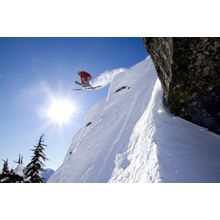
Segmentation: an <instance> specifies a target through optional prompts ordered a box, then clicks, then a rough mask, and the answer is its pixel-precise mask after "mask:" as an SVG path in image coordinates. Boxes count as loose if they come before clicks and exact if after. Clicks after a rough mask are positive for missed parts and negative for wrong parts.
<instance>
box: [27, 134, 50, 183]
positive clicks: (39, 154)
mask: <svg viewBox="0 0 220 220" xmlns="http://www.w3.org/2000/svg"><path fill="white" fill-rule="evenodd" d="M46 146H47V145H45V144H44V135H43V134H42V135H41V136H40V139H39V141H38V144H37V145H35V146H34V149H33V150H32V151H33V152H34V155H33V157H32V159H31V162H30V163H29V164H28V165H27V166H26V169H25V182H27V183H42V182H44V181H43V177H42V176H41V173H42V171H44V167H45V165H44V163H43V162H44V161H45V160H47V158H46V156H45V153H44V150H45V149H44V148H45V147H46Z"/></svg>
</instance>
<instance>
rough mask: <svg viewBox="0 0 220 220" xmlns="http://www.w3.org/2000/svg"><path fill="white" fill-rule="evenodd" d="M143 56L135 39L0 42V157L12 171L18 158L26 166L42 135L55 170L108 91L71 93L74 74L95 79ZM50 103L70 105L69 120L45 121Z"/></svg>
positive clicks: (144, 56)
mask: <svg viewBox="0 0 220 220" xmlns="http://www.w3.org/2000/svg"><path fill="white" fill-rule="evenodd" d="M146 56H147V53H146V50H145V48H144V45H143V42H142V39H141V38H0V159H6V158H8V159H9V165H10V167H15V166H16V164H14V163H13V160H17V159H18V154H22V155H23V156H24V162H25V163H26V164H27V163H28V162H29V161H30V158H31V155H32V152H31V151H30V149H33V146H34V145H35V144H36V142H37V140H38V139H39V137H40V135H41V134H42V133H44V134H45V143H46V144H47V148H46V152H45V153H46V156H47V157H48V158H49V159H50V160H49V161H47V162H46V166H47V167H50V168H53V169H56V168H57V167H58V166H59V165H61V163H62V161H63V159H64V157H65V155H66V152H67V150H68V148H69V145H70V143H71V141H72V138H73V135H74V133H76V132H77V130H78V129H79V128H80V127H82V126H83V125H84V119H85V116H86V114H87V112H88V111H89V109H90V108H91V107H92V106H93V105H94V104H95V103H97V102H99V101H100V100H102V99H104V98H105V97H106V95H107V92H108V86H107V87H104V88H102V89H99V90H95V91H91V90H83V91H73V90H72V88H74V87H76V85H75V84H74V81H75V80H78V75H77V74H76V72H77V71H78V70H86V71H88V72H89V73H91V74H92V76H93V77H96V76H98V75H99V74H101V73H102V72H104V71H107V70H112V69H116V68H120V67H125V68H129V67H131V66H133V65H134V64H136V63H138V62H140V61H142V60H143V59H145V58H146ZM51 99H53V100H68V102H71V103H74V109H75V111H74V113H73V114H72V116H71V120H69V121H67V122H66V123H65V124H62V125H60V124H58V123H56V121H53V120H52V121H51V118H48V114H46V113H45V111H46V110H48V109H50V107H51V101H52V100H51ZM51 114H52V113H51V112H50V115H51ZM0 164H1V166H2V161H1V163H0Z"/></svg>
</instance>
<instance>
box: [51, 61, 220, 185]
mask: <svg viewBox="0 0 220 220" xmlns="http://www.w3.org/2000/svg"><path fill="white" fill-rule="evenodd" d="M86 125H87V126H86ZM219 142H220V138H219V136H218V135H215V134H213V133H210V132H209V131H207V130H206V129H204V128H201V127H199V126H197V125H194V124H191V123H189V122H187V121H185V120H183V119H180V118H178V117H173V116H172V115H170V114H168V113H166V112H165V111H164V109H163V106H162V89H161V85H160V82H159V80H158V79H157V74H156V72H155V68H154V65H153V63H152V61H151V59H150V58H149V57H148V58H147V59H146V60H144V61H142V62H140V63H138V64H137V65H135V66H134V67H132V68H131V69H129V70H125V71H124V72H121V73H119V74H117V75H116V76H115V77H114V79H113V81H112V83H111V85H110V89H109V94H108V97H107V98H106V100H104V101H102V102H101V103H99V104H97V105H96V106H94V107H93V108H92V109H91V111H90V113H89V115H88V117H87V119H86V123H85V126H84V127H83V128H81V129H80V130H79V131H78V133H77V134H76V135H75V136H74V137H73V142H72V144H71V146H70V148H69V150H68V152H67V155H66V157H65V159H64V162H63V164H62V165H61V166H60V167H59V168H58V169H57V171H56V172H55V173H54V174H53V175H52V176H51V178H50V179H49V181H48V182H210V181H211V182H213V181H214V182H220V163H219V162H218V158H220V146H219Z"/></svg>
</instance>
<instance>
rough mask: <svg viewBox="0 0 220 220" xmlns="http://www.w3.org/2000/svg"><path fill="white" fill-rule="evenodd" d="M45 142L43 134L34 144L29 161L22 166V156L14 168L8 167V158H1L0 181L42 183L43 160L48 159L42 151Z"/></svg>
mask: <svg viewBox="0 0 220 220" xmlns="http://www.w3.org/2000/svg"><path fill="white" fill-rule="evenodd" d="M45 147H46V144H44V135H43V134H42V135H41V136H40V138H39V141H38V143H37V145H35V146H34V149H32V151H33V156H32V159H31V161H30V163H29V164H28V165H27V166H26V167H24V164H23V156H21V155H19V158H18V160H17V161H15V163H17V164H18V166H17V167H16V168H15V169H10V168H9V164H8V159H6V160H3V168H2V170H1V173H0V183H43V182H44V179H43V177H42V172H43V171H44V170H45V169H44V167H45V165H44V161H45V160H48V159H47V158H46V155H45V153H44V151H45Z"/></svg>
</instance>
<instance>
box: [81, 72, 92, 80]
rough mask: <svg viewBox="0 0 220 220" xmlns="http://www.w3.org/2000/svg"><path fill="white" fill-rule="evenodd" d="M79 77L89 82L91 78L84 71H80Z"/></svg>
mask: <svg viewBox="0 0 220 220" xmlns="http://www.w3.org/2000/svg"><path fill="white" fill-rule="evenodd" d="M80 77H81V78H84V79H85V80H86V81H88V80H90V79H91V78H92V77H91V75H90V74H89V73H87V72H86V71H80Z"/></svg>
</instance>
